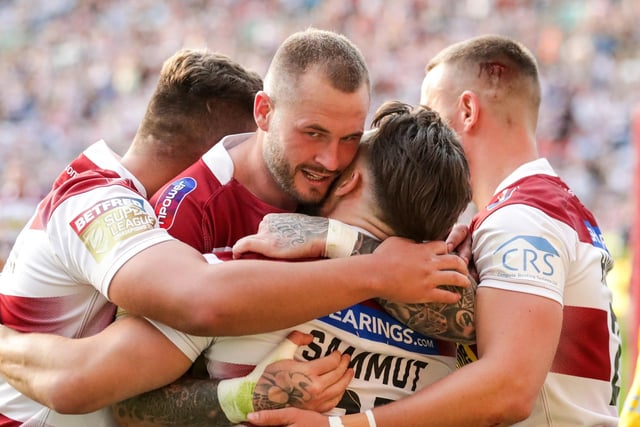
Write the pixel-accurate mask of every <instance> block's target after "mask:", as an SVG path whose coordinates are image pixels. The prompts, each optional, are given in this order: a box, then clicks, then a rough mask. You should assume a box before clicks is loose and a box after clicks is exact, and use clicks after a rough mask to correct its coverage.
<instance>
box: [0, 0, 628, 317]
mask: <svg viewBox="0 0 640 427" xmlns="http://www.w3.org/2000/svg"><path fill="white" fill-rule="evenodd" d="M638 22H640V2H639V1H638V0H455V1H454V0H394V1H383V0H180V1H178V0H176V1H169V0H135V1H134V0H0V61H1V62H0V64H1V67H0V82H2V86H1V89H0V91H1V93H2V96H0V264H2V259H3V258H4V257H5V256H6V254H7V252H8V249H9V247H10V245H11V243H12V241H13V238H14V237H15V234H17V232H18V231H19V229H20V227H21V226H22V224H23V223H24V221H25V220H26V219H27V218H28V216H29V215H30V214H31V212H32V210H33V208H34V206H35V204H36V203H37V201H38V200H39V198H40V197H41V196H43V195H44V194H46V192H47V191H48V189H49V187H50V185H51V182H52V181H53V180H54V178H55V177H56V176H57V174H58V173H59V171H60V170H61V169H62V168H63V167H64V166H65V164H66V163H67V162H68V161H69V160H71V159H72V158H74V157H75V156H76V155H77V154H78V153H79V152H80V151H81V150H82V149H83V148H85V147H86V146H88V145H89V144H91V143H93V142H94V141H96V140H98V139H101V138H103V139H105V140H106V141H107V142H108V143H109V144H110V145H112V147H114V148H115V149H116V150H119V151H120V152H121V153H122V152H123V151H124V149H125V148H126V146H127V145H128V144H129V142H130V141H131V139H132V137H133V135H134V133H135V131H136V129H137V126H138V123H139V121H140V119H141V117H142V115H143V113H144V108H145V106H146V103H147V101H148V99H149V96H150V94H151V91H152V90H153V87H154V86H155V83H156V79H157V77H158V74H159V71H160V67H161V65H162V62H163V61H164V60H165V59H166V58H167V57H169V56H170V55H171V54H173V53H174V52H175V51H176V50H178V49H180V48H182V47H207V48H209V49H210V50H214V51H219V52H222V53H225V54H227V55H229V56H231V57H232V58H234V59H235V60H237V61H239V62H240V63H242V64H243V65H245V66H247V67H249V68H251V69H253V70H255V71H257V72H259V73H260V74H261V75H264V73H265V71H266V69H267V66H268V63H269V60H270V59H271V57H272V55H273V53H274V51H275V49H276V48H277V46H278V45H279V44H280V42H281V41H282V40H284V38H286V37H287V36H288V35H289V34H291V33H292V32H294V31H297V30H300V29H303V28H306V27H308V26H315V27H319V28H325V29H331V30H335V31H338V32H341V33H344V34H345V35H347V36H348V37H349V38H350V39H351V40H352V41H354V42H355V43H356V44H357V45H358V46H359V47H360V49H361V50H362V52H363V53H364V55H365V57H366V58H367V60H368V63H369V66H370V71H371V76H372V80H373V95H374V98H373V102H372V109H375V108H376V107H377V106H378V105H380V104H381V103H382V102H383V101H385V100H387V99H398V100H402V101H405V102H410V103H416V102H417V101H418V96H419V87H420V83H421V81H422V76H423V74H424V66H425V64H426V62H427V61H428V59H429V58H430V57H431V56H432V55H433V54H434V53H435V52H437V51H438V50H439V49H441V48H442V47H444V46H445V45H448V44H450V43H452V42H456V41H459V40H461V39H464V38H468V37H471V36H475V35H479V34H484V33H500V34H505V35H508V36H512V37H514V38H516V39H518V40H520V41H521V42H523V43H524V44H525V45H526V46H528V47H529V48H530V49H531V50H532V51H533V52H534V53H535V55H536V56H537V58H538V60H539V65H540V68H541V73H542V79H543V90H544V93H543V106H542V111H541V117H540V127H539V135H538V137H539V141H540V149H541V152H542V154H543V155H545V156H547V157H548V158H549V159H550V161H551V163H552V164H553V165H554V167H556V168H557V170H558V171H559V172H560V173H561V174H562V175H563V177H564V178H565V180H566V181H568V183H569V184H570V186H572V188H573V189H574V191H575V192H576V193H577V194H578V195H579V196H580V197H581V198H582V200H583V201H584V202H585V204H586V205H587V206H588V207H589V208H591V209H592V210H593V211H594V213H595V214H596V216H597V218H598V219H599V221H600V226H601V228H602V229H603V231H604V232H605V233H606V238H607V239H608V240H607V243H608V245H609V249H610V250H611V251H612V252H613V253H614V256H615V257H616V262H617V267H616V269H615V270H614V273H613V275H612V276H611V277H610V279H611V280H610V284H611V285H612V287H614V288H615V289H616V292H617V293H619V294H620V297H618V298H617V300H616V309H617V311H618V313H619V315H621V316H622V317H624V315H625V313H626V311H627V307H628V305H627V301H628V299H627V298H626V295H625V292H626V291H627V286H628V282H629V274H630V273H629V271H630V267H629V262H628V255H629V238H628V236H629V230H630V228H631V226H632V219H633V215H634V212H633V206H634V203H635V197H636V196H635V195H634V194H633V173H634V168H635V165H634V157H635V154H634V150H635V148H634V145H633V142H632V136H631V135H632V132H631V123H632V117H633V116H634V114H636V115H637V110H638V106H639V105H640V97H639V96H638V94H639V93H640V90H639V89H640V49H639V47H640V25H638Z"/></svg>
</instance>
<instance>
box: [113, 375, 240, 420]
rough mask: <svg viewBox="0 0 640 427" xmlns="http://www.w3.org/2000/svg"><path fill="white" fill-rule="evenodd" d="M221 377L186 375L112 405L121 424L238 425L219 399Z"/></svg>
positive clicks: (114, 413)
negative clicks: (192, 376)
mask: <svg viewBox="0 0 640 427" xmlns="http://www.w3.org/2000/svg"><path fill="white" fill-rule="evenodd" d="M217 387H218V384H217V381H214V380H196V379H191V378H183V379H180V380H178V381H176V382H175V383H173V384H171V385H169V386H166V387H163V388H160V389H157V390H153V391H150V392H148V393H144V394H141V395H139V396H136V397H133V398H131V399H128V400H125V401H123V402H120V403H117V404H115V405H114V406H113V407H112V411H113V415H114V417H115V419H116V421H117V422H118V425H119V426H121V427H123V426H137V427H151V426H162V427H169V426H172V427H175V426H184V427H188V426H192V427H200V426H212V425H214V426H220V427H224V426H234V425H235V423H232V422H230V421H229V420H227V417H226V416H225V415H224V412H222V409H220V404H219V403H218V393H217Z"/></svg>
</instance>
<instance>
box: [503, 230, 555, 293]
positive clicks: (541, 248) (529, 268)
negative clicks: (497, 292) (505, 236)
mask: <svg viewBox="0 0 640 427" xmlns="http://www.w3.org/2000/svg"><path fill="white" fill-rule="evenodd" d="M493 255H494V257H497V259H496V264H497V265H500V266H501V267H502V269H501V270H500V272H499V274H500V275H501V276H503V277H505V278H511V279H521V280H522V279H524V280H526V279H532V280H536V281H539V280H542V281H545V282H548V283H551V284H553V285H554V286H555V285H556V283H555V281H554V280H553V275H554V273H555V271H556V268H557V267H558V266H557V263H558V262H559V261H560V255H559V254H558V251H557V250H556V248H555V247H554V246H553V244H551V242H549V241H548V240H547V239H545V238H543V237H538V236H525V235H519V236H515V237H513V238H511V239H509V240H508V241H506V242H505V243H503V244H502V245H500V246H499V247H498V248H497V249H496V250H495V251H494V253H493Z"/></svg>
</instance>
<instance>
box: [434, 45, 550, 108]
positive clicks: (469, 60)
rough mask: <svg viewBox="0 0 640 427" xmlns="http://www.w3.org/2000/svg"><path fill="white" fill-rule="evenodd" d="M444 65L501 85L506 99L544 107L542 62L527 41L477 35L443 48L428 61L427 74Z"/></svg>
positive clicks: (493, 85) (485, 83) (478, 79)
mask: <svg viewBox="0 0 640 427" xmlns="http://www.w3.org/2000/svg"><path fill="white" fill-rule="evenodd" d="M440 64H448V65H453V66H455V67H457V69H459V70H464V72H465V73H466V74H467V75H468V76H471V77H472V78H475V79H477V81H478V82H479V83H481V84H483V85H486V86H487V87H491V88H498V89H499V90H500V91H501V94H502V97H504V98H505V99H506V98H508V97H513V96H521V97H526V98H527V99H529V100H530V102H531V105H532V106H533V107H534V108H535V110H536V111H537V109H538V108H539V107H540V99H541V93H540V77H539V75H538V64H537V61H536V59H535V57H534V56H533V54H532V53H531V51H529V49H527V48H526V47H525V46H524V45H523V44H521V43H519V42H517V41H515V40H512V39H510V38H508V37H505V36H500V35H484V36H479V37H474V38H471V39H469V40H465V41H462V42H459V43H455V44H453V45H451V46H448V47H447V48H445V49H443V50H442V51H440V52H439V53H438V54H437V55H436V56H435V57H434V58H433V59H431V61H429V63H428V64H427V67H426V71H427V73H428V72H429V71H430V70H431V69H433V68H434V67H436V66H438V65H440Z"/></svg>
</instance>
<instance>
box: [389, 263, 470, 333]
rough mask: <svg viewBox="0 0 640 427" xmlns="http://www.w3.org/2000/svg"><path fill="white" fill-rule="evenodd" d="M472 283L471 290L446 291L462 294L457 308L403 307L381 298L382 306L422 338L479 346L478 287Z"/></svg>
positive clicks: (429, 304) (430, 305) (454, 305)
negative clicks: (476, 317) (477, 322)
mask: <svg viewBox="0 0 640 427" xmlns="http://www.w3.org/2000/svg"><path fill="white" fill-rule="evenodd" d="M469 279H471V286H469V287H468V288H464V289H461V288H456V287H453V286H451V287H447V288H448V289H450V290H451V291H452V292H458V293H460V294H461V298H460V300H459V301H458V302H457V303H455V304H439V303H426V304H401V303H395V302H393V301H387V300H385V299H382V298H378V299H377V300H378V302H379V303H380V305H381V306H382V307H383V308H384V309H385V311H387V313H389V314H390V315H392V316H393V317H395V318H396V319H397V320H399V321H401V322H402V323H404V324H405V325H407V326H408V327H410V328H411V329H413V330H414V331H416V332H420V333H421V334H423V335H428V336H431V337H436V338H440V339H443V340H447V341H455V342H458V343H461V344H474V343H475V342H476V326H475V302H476V288H477V286H478V285H477V283H476V281H475V280H473V279H472V278H471V276H470V277H469Z"/></svg>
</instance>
